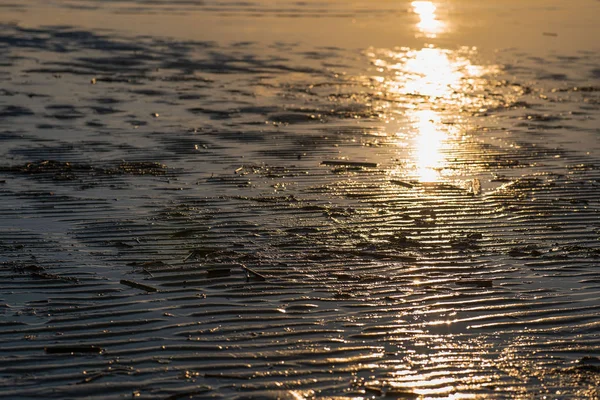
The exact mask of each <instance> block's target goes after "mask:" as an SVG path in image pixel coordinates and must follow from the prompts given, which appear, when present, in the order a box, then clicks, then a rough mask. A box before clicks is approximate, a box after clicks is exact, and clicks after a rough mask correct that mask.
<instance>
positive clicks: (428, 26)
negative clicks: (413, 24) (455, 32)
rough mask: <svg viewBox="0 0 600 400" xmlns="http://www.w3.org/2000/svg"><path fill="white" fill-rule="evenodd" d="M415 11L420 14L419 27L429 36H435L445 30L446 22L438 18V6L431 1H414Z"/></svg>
mask: <svg viewBox="0 0 600 400" xmlns="http://www.w3.org/2000/svg"><path fill="white" fill-rule="evenodd" d="M411 5H412V7H413V11H414V13H415V14H417V15H418V16H419V23H418V24H417V28H418V29H419V31H420V32H421V33H422V34H423V35H425V37H428V38H435V37H436V36H437V34H439V33H441V32H442V31H443V30H444V23H443V22H442V21H440V20H438V19H437V16H436V13H435V12H436V10H437V7H436V6H435V4H433V2H431V1H413V2H412V3H411Z"/></svg>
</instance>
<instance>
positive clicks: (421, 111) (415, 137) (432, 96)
mask: <svg viewBox="0 0 600 400" xmlns="http://www.w3.org/2000/svg"><path fill="white" fill-rule="evenodd" d="M370 56H371V57H372V59H373V64H374V65H375V66H376V67H377V68H378V69H377V70H378V72H379V73H380V74H381V75H379V76H376V77H374V79H373V81H375V82H377V83H378V85H380V87H381V88H382V91H383V93H384V94H385V96H386V98H389V99H391V100H393V101H394V102H395V104H400V105H401V106H403V107H404V108H405V111H404V114H405V116H406V118H407V120H408V127H409V131H408V133H403V132H398V134H397V142H398V143H397V144H398V146H399V148H407V149H409V150H410V153H411V162H412V163H413V164H412V165H413V169H414V172H415V175H416V176H415V178H416V179H418V180H419V181H420V182H436V181H439V180H440V179H441V178H442V175H443V173H444V168H445V167H446V165H445V164H446V157H447V156H448V154H451V153H452V150H453V148H456V146H458V145H460V136H461V132H460V129H459V126H460V124H457V123H456V122H457V121H459V122H460V119H461V117H462V113H463V112H465V111H466V112H479V111H481V110H483V109H484V108H485V107H488V106H489V105H490V104H489V103H490V100H488V99H485V98H484V97H482V96H481V94H482V93H483V91H485V89H486V88H487V86H488V85H489V84H488V82H487V80H486V79H485V75H486V74H489V73H492V72H494V71H495V70H496V67H494V66H491V67H484V66H481V65H476V64H474V62H473V61H472V60H473V59H474V58H475V57H476V49H474V48H461V49H459V50H456V51H451V50H446V49H440V48H436V47H434V46H431V45H430V46H425V47H423V48H421V49H408V48H399V49H395V50H374V51H373V52H372V53H370ZM447 120H451V123H448V122H447Z"/></svg>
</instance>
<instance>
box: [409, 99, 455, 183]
mask: <svg viewBox="0 0 600 400" xmlns="http://www.w3.org/2000/svg"><path fill="white" fill-rule="evenodd" d="M414 117H415V119H416V123H415V128H416V131H417V136H416V137H415V153H414V159H415V164H416V168H417V175H418V176H419V180H420V181H421V182H435V181H437V180H438V178H439V176H440V170H441V168H442V167H443V163H444V155H443V154H442V147H443V146H444V143H445V141H446V140H447V133H446V132H444V131H442V130H440V129H439V127H438V124H439V116H438V115H437V113H436V112H434V111H431V110H421V111H416V112H415V113H414Z"/></svg>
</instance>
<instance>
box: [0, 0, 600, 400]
mask: <svg viewBox="0 0 600 400" xmlns="http://www.w3.org/2000/svg"><path fill="white" fill-rule="evenodd" d="M213 3H215V4H217V3H218V2H213ZM118 4H121V3H118ZM136 4H137V6H139V7H141V8H144V7H148V9H150V10H152V9H153V7H154V6H152V5H147V4H145V3H144V2H137V3H130V5H132V6H136ZM211 4H212V3H211ZM261 4H263V6H264V7H263V8H270V7H274V6H273V5H272V3H269V2H266V3H264V2H263V3H261ZM331 4H333V5H331ZM336 4H337V3H336ZM330 5H331V7H333V8H334V9H335V4H334V3H330ZM180 6H181V5H180ZM209 6H210V4H209V5H207V7H209ZM389 6H390V7H392V6H391V5H389ZM157 7H158V6H157ZM173 7H174V8H176V9H177V7H178V6H173ZM181 7H183V6H181ZM298 7H299V6H298ZM394 7H397V10H398V12H400V13H401V15H403V16H406V15H409V14H410V13H411V9H410V7H409V6H408V5H403V6H402V7H400V6H398V5H395V6H394ZM159 8H160V7H159ZM248 8H252V7H251V6H248ZM300 8H301V7H300ZM15 9H16V8H15ZM134 9H135V7H134ZM144 9H145V8H144ZM154 10H155V11H156V10H157V9H154ZM261 10H263V11H264V9H261ZM176 11H177V10H176ZM179 11H181V12H185V7H183V8H179ZM280 11H281V10H280ZM283 11H285V10H283ZM283 11H281V12H283ZM288 11H289V10H287V11H285V12H288ZM388 11H389V10H387V8H386V7H382V8H378V9H374V10H372V11H371V12H372V13H374V15H384V14H388ZM442 11H443V9H442ZM136 12H137V11H133V15H135V13H136ZM214 12H215V13H217V12H220V11H219V10H217V11H214ZM249 12H250V11H249ZM252 12H257V11H252ZM327 12H330V11H327ZM440 12H441V11H440ZM565 12H566V11H565ZM140 13H141V12H140ZM332 13H333V12H332ZM332 15H333V14H332ZM336 15H337V14H336ZM449 15H451V14H449ZM313 17H314V16H312V14H311V16H310V18H313ZM330 17H331V16H330ZM352 17H356V14H352V15H350V16H347V15H338V16H337V17H336V18H338V19H339V20H340V21H345V20H346V19H348V18H352ZM223 18H225V17H223ZM295 18H296V19H299V20H302V18H309V17H308V16H302V15H300V16H296V17H295ZM332 18H333V17H332ZM440 18H441V17H440ZM432 26H433V28H431V29H434V28H435V29H437V28H436V26H435V24H434V25H432ZM411 29H412V28H411ZM290 30H292V28H290ZM545 31H547V30H546V29H545V28H544V29H543V30H541V32H545ZM0 32H1V38H2V40H1V42H0V45H1V48H2V50H3V51H4V52H5V54H6V56H5V57H4V58H3V60H2V63H1V65H0V82H1V86H0V149H1V150H0V154H2V161H0V201H1V204H2V209H1V210H0V249H1V251H0V274H1V276H2V285H1V287H0V306H2V308H1V311H0V316H1V317H0V321H1V322H0V325H1V328H0V354H1V355H2V359H3V361H2V362H0V376H1V379H2V387H3V390H2V393H0V397H1V398H23V399H26V398H81V397H86V398H114V399H117V398H123V397H135V398H143V399H176V398H235V397H236V396H237V397H238V398H278V397H281V398H380V397H381V398H383V397H385V396H388V397H407V398H448V397H452V396H454V397H456V398H466V397H469V398H504V397H517V398H533V397H541V396H552V397H553V398H554V397H556V398H581V399H584V398H594V396H598V392H597V387H598V384H599V383H600V382H599V379H600V378H599V376H600V375H599V374H598V368H599V363H600V362H599V361H598V357H599V356H600V350H599V349H600V337H599V336H598V328H599V326H600V320H599V319H598V311H599V309H600V305H598V302H597V295H598V293H599V290H600V286H599V285H598V283H599V282H600V281H599V279H598V271H597V268H596V265H597V261H598V258H599V257H600V244H599V243H600V242H599V239H600V236H599V235H600V218H599V217H598V215H599V214H598V211H599V210H598V208H599V207H600V203H599V201H598V182H600V172H599V171H600V153H598V141H597V135H598V128H597V120H598V116H599V109H600V108H599V107H600V87H599V86H598V84H597V80H598V75H597V74H598V61H599V58H598V55H597V53H595V52H593V51H578V52H577V55H576V56H574V55H573V54H570V53H569V54H567V53H561V52H558V53H557V52H553V51H548V52H547V54H546V55H544V56H543V57H539V56H538V55H535V56H534V55H532V54H528V53H525V54H523V51H522V49H518V48H516V49H514V50H507V51H505V52H503V53H501V54H498V55H497V56H496V58H495V59H492V60H490V58H489V56H487V55H486V56H482V55H481V53H480V52H479V50H477V49H473V48H472V47H465V46H462V44H463V43H455V46H442V45H440V44H427V45H423V46H413V45H406V46H405V47H402V45H400V46H398V47H393V48H387V47H364V48H361V49H359V50H356V49H355V48H353V47H352V48H344V47H331V46H321V45H320V44H319V43H316V44H315V43H312V42H310V41H307V42H304V43H283V42H277V41H271V42H270V44H269V45H268V46H265V45H264V43H261V42H250V41H249V42H243V41H237V42H231V41H224V40H223V41H219V40H214V39H215V38H212V39H211V40H200V39H199V40H193V41H192V40H183V39H175V38H167V37H165V36H159V35H156V36H149V35H141V36H140V35H138V36H136V35H129V34H124V33H119V32H99V31H95V30H86V29H84V28H82V27H79V28H78V27H68V26H44V27H42V26H37V27H35V28H33V27H24V26H23V25H22V24H10V23H9V24H2V25H0ZM423 32H425V33H423V34H426V33H427V31H426V30H425V28H423ZM560 32H563V31H560ZM417 33H418V32H417ZM439 35H442V34H441V33H440V34H439ZM413 36H414V35H413V34H412V33H411V37H413ZM553 38H554V36H546V37H545V39H548V40H552V39H553ZM543 39H544V38H543ZM411 40H414V38H413V39H411ZM419 40H427V38H424V39H419ZM436 40H438V39H435V38H430V41H432V42H435V41H436ZM439 40H440V41H441V40H442V39H439ZM489 51H490V49H482V50H481V52H489ZM250 396H254V397H250ZM334 396H337V397H334Z"/></svg>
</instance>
